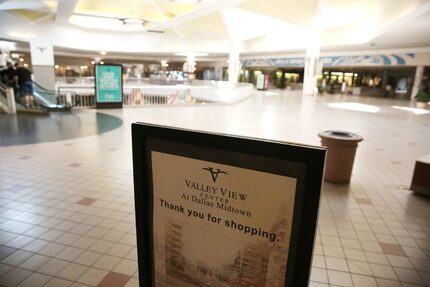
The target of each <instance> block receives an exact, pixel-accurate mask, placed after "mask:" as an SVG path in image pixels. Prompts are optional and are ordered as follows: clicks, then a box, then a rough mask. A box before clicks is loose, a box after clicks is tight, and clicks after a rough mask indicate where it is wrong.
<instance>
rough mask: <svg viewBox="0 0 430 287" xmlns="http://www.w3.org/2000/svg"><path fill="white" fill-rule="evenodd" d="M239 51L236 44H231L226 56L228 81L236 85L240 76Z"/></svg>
mask: <svg viewBox="0 0 430 287" xmlns="http://www.w3.org/2000/svg"><path fill="white" fill-rule="evenodd" d="M240 68H241V67H240V61H239V49H238V47H237V45H236V44H233V45H232V46H231V49H230V54H229V56H228V81H229V82H230V83H233V84H236V83H237V82H238V79H239V75H240Z"/></svg>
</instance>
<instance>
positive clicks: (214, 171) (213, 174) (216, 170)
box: [202, 167, 228, 182]
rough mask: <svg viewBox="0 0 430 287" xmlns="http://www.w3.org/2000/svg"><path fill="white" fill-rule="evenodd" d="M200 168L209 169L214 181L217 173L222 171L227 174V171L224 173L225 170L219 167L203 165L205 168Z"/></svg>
mask: <svg viewBox="0 0 430 287" xmlns="http://www.w3.org/2000/svg"><path fill="white" fill-rule="evenodd" d="M202 169H204V170H207V171H209V172H210V173H211V175H212V180H213V181H214V182H216V179H217V178H218V175H219V174H220V173H222V174H228V173H226V172H225V171H223V170H220V169H219V168H217V169H215V168H212V167H205V168H202Z"/></svg>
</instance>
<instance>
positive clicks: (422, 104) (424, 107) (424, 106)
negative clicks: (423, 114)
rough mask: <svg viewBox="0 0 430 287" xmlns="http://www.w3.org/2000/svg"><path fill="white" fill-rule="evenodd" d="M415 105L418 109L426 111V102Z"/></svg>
mask: <svg viewBox="0 0 430 287" xmlns="http://www.w3.org/2000/svg"><path fill="white" fill-rule="evenodd" d="M416 105H417V108H418V109H427V107H428V104H427V102H417V104H416Z"/></svg>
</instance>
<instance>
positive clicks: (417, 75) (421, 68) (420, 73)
mask: <svg viewBox="0 0 430 287" xmlns="http://www.w3.org/2000/svg"><path fill="white" fill-rule="evenodd" d="M423 75H424V66H417V69H416V71H415V79H414V84H413V86H412V92H411V100H412V99H413V98H414V97H415V96H416V95H417V94H418V91H419V90H420V86H421V82H422V80H423Z"/></svg>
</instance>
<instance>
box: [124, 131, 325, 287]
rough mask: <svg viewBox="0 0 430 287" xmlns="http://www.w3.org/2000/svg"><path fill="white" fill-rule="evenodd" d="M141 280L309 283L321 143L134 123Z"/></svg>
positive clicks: (153, 282) (156, 283)
mask: <svg viewBox="0 0 430 287" xmlns="http://www.w3.org/2000/svg"><path fill="white" fill-rule="evenodd" d="M132 136H133V167H134V186H135V187H134V188H135V205H136V227H137V249H138V265H139V280H140V286H146V287H148V286H157V287H160V286H162V287H165V286H175V287H182V286H184V287H186V286H205V287H212V286H213V287H218V286H225V287H229V286H231V287H235V286H256V287H257V286H258V287H259V286H262V287H263V286H264V287H266V286H267V287H268V286H295V287H300V286H308V281H309V273H310V266H311V260H312V249H313V244H314V237H315V229H316V222H317V214H318V206H319V198H320V191H321V183H322V176H323V168H324V159H325V148H323V147H311V146H302V145H295V144H289V143H284V142H275V141H265V140H261V139H253V138H244V137H234V136H228V135H220V134H211V133H204V132H197V131H191V130H183V129H176V128H169V127H163V126H156V125H150V124H143V123H136V124H133V125H132Z"/></svg>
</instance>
